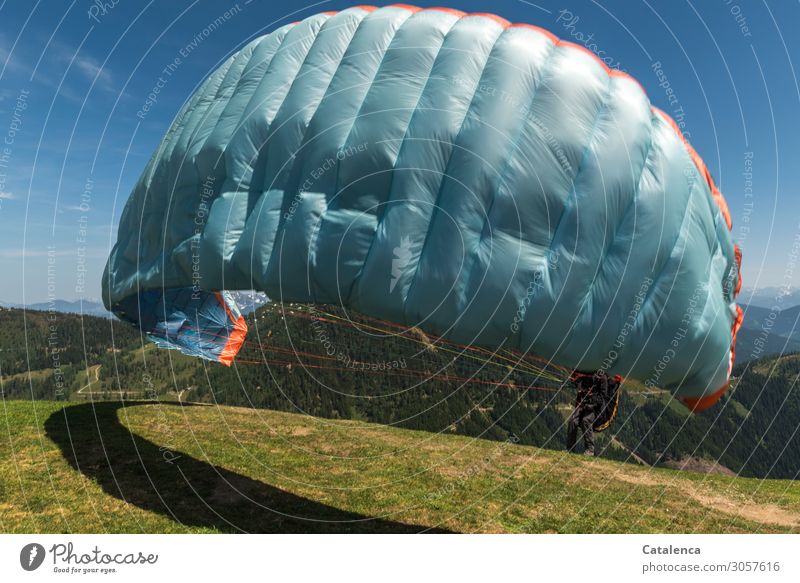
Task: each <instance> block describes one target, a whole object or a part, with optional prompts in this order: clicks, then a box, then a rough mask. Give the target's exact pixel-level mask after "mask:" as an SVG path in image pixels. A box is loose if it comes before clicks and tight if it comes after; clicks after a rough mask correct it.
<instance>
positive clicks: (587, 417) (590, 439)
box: [580, 411, 596, 455]
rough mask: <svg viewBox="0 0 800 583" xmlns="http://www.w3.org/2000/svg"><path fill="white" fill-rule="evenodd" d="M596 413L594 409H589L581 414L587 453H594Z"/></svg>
mask: <svg viewBox="0 0 800 583" xmlns="http://www.w3.org/2000/svg"><path fill="white" fill-rule="evenodd" d="M595 418H596V415H595V413H594V411H587V412H586V414H584V415H582V416H581V422H580V424H581V430H582V431H583V445H584V452H583V453H585V454H586V455H594V429H593V428H592V426H593V425H594V420H595Z"/></svg>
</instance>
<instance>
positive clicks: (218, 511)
mask: <svg viewBox="0 0 800 583" xmlns="http://www.w3.org/2000/svg"><path fill="white" fill-rule="evenodd" d="M155 404H156V403H145V402H136V403H135V404H134V403H128V404H123V403H122V402H102V403H86V404H80V405H71V406H67V407H65V408H64V409H61V410H59V411H56V412H54V413H53V414H52V415H51V416H50V417H49V418H48V419H47V421H46V422H45V431H46V433H47V436H48V437H49V438H50V439H51V440H52V441H53V442H54V443H55V444H56V445H57V446H58V447H59V449H60V450H61V453H62V455H63V456H64V459H66V460H67V462H68V463H69V464H70V465H71V466H72V467H73V468H75V469H76V470H78V471H79V472H81V473H82V474H83V475H85V476H86V477H87V478H89V479H91V480H93V481H95V482H97V483H98V484H99V485H100V487H101V488H102V489H103V490H104V491H105V492H106V493H107V494H109V495H111V496H114V497H115V498H118V499H120V500H123V501H125V502H127V503H129V504H133V505H135V506H138V507H139V508H142V509H144V510H148V511H151V512H156V513H158V514H161V515H163V516H166V517H169V518H171V519H173V520H175V521H176V522H179V523H180V524H182V525H185V526H187V527H192V526H193V527H208V528H215V529H217V530H219V531H222V532H252V533H416V532H423V531H425V532H432V531H434V530H433V529H428V528H427V527H425V526H415V525H409V524H403V523H400V522H394V521H390V520H386V519H382V518H374V517H370V516H363V515H360V514H357V513H353V512H348V511H345V510H341V509H338V508H334V507H333V506H328V505H326V504H322V503H320V502H315V501H313V500H309V499H308V498H303V497H302V496H298V495H296V494H292V493H291V492H287V491H285V490H282V489H280V488H276V487H275V486H271V485H269V484H266V483H264V482H260V481H258V480H254V479H252V478H249V477H247V476H244V475H241V474H237V473H235V472H232V471H230V470H226V469H225V468H222V467H219V466H215V465H213V464H210V463H207V462H205V461H202V460H199V459H197V458H194V457H191V456H189V455H186V454H184V453H181V452H174V451H172V450H170V449H167V448H165V447H163V446H162V447H160V446H159V445H157V444H155V443H153V442H151V441H148V440H147V439H144V438H143V437H140V436H139V435H136V434H135V433H133V432H131V431H130V430H129V429H128V428H127V427H125V426H124V425H123V424H122V423H121V421H120V419H119V417H118V414H117V411H118V410H119V409H122V408H124V407H131V406H137V407H138V406H142V405H155ZM158 406H184V407H185V406H187V405H186V404H182V405H179V404H178V403H163V402H162V403H158ZM435 532H446V531H443V530H441V529H435Z"/></svg>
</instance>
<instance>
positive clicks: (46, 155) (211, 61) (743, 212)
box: [0, 0, 800, 303]
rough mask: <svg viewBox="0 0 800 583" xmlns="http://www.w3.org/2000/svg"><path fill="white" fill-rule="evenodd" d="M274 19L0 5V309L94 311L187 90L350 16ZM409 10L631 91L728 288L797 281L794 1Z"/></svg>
mask: <svg viewBox="0 0 800 583" xmlns="http://www.w3.org/2000/svg"><path fill="white" fill-rule="evenodd" d="M288 5H289V3H283V2H281V3H279V2H274V1H271V0H240V1H239V2H238V3H235V2H231V3H227V2H214V1H210V0H196V1H178V0H170V1H166V0H164V1H160V2H156V1H151V2H147V1H145V0H138V1H134V0H105V2H101V1H100V0H97V2H95V1H94V0H75V1H72V2H70V1H66V0H40V1H37V2H34V1H32V0H0V274H2V276H0V301H3V302H25V303H31V302H37V301H43V300H45V299H47V297H48V294H52V295H54V296H55V297H58V298H63V299H76V298H79V297H83V298H98V297H99V296H100V290H99V281H100V276H101V274H102V270H103V266H104V264H105V259H106V256H107V255H108V251H109V249H110V245H111V244H112V242H113V240H114V239H115V238H116V224H117V221H118V219H119V215H120V212H121V210H122V206H123V205H124V202H125V200H126V199H127V196H128V194H129V192H130V189H131V187H132V185H133V183H134V182H135V181H136V179H137V178H138V176H139V174H140V172H141V171H142V169H143V167H144V165H145V164H146V162H147V160H148V158H149V156H150V154H151V153H152V151H153V150H154V149H155V147H156V145H157V143H158V141H159V140H160V139H161V136H162V135H163V133H164V131H165V130H166V129H167V126H168V125H169V123H170V121H171V120H172V118H173V117H174V115H175V114H176V113H177V111H178V109H179V108H180V106H181V104H182V103H183V102H184V100H186V99H187V98H188V97H189V96H190V95H191V93H192V92H193V90H194V88H195V87H196V86H197V85H198V84H199V83H200V82H201V81H202V80H203V78H204V77H205V76H206V75H207V74H208V73H210V72H211V71H212V70H213V69H214V68H216V67H217V66H218V64H219V63H220V62H221V61H222V60H224V59H225V58H226V57H227V56H228V55H230V54H231V53H232V52H234V51H236V50H237V49H238V48H240V47H241V46H242V45H244V44H245V43H247V42H248V41H250V40H252V39H253V38H255V37H257V36H260V35H263V34H267V33H269V32H270V31H272V30H274V29H275V28H277V27H278V26H281V25H282V24H285V23H287V22H293V21H296V20H299V19H301V18H302V17H304V16H309V15H311V14H314V13H316V12H322V11H327V10H338V9H342V8H345V7H347V6H350V5H351V3H348V2H337V1H330V2H317V3H314V4H306V3H291V6H292V8H287V6H288ZM417 5H420V6H440V5H447V6H450V7H453V8H459V9H461V10H464V11H468V12H486V11H490V12H494V13H496V14H499V15H501V16H503V17H505V18H507V19H509V20H511V21H515V22H528V23H532V24H536V25H539V26H542V27H544V28H547V29H549V30H551V31H552V32H554V33H555V34H557V35H558V36H560V37H562V38H565V39H567V40H572V41H573V42H577V43H579V44H584V45H586V46H587V47H588V48H590V49H591V50H593V51H595V52H597V53H599V54H600V55H601V57H603V58H605V59H608V60H609V61H610V62H612V63H613V65H615V66H617V67H619V68H623V69H625V70H626V71H627V72H629V73H630V74H632V75H633V76H635V77H636V78H637V79H639V81H641V83H642V85H643V86H644V87H645V89H646V91H647V93H648V95H649V96H650V99H651V101H652V102H653V104H654V105H656V106H658V107H660V108H662V109H664V110H665V111H666V112H668V113H670V114H672V115H673V117H676V118H678V119H679V121H681V122H682V123H683V124H685V126H684V131H685V132H686V134H687V136H688V137H689V139H690V141H691V142H692V144H693V145H694V146H695V148H696V149H697V150H698V152H699V153H700V155H701V156H703V158H704V159H705V160H706V162H707V164H708V166H709V168H710V170H711V172H712V174H713V175H714V177H715V179H716V181H717V183H718V184H719V186H720V188H721V190H722V192H723V194H724V195H725V196H726V198H727V200H728V203H729V205H730V209H731V213H732V216H733V221H734V234H735V236H736V238H737V240H738V241H739V243H740V245H741V247H742V248H743V250H744V254H745V263H744V278H745V287H746V288H762V287H767V286H781V285H792V286H794V285H796V284H795V283H794V282H795V279H797V280H798V281H800V266H798V267H797V268H795V263H796V262H797V257H796V255H797V254H798V249H800V246H798V243H796V241H800V196H798V187H800V162H799V161H798V160H797V159H796V158H797V155H798V153H800V89H799V88H798V84H799V82H798V79H797V77H796V72H800V62H798V63H797V69H798V71H796V70H795V62H796V61H798V60H799V59H798V58H799V57H800V39H798V38H797V35H796V24H797V23H798V22H800V2H798V1H796V0H781V1H771V2H758V1H756V0H704V1H702V2H701V1H699V0H695V1H687V0H641V1H638V0H618V1H617V0H614V1H612V0H596V1H595V0H558V1H557V2H555V1H550V0H541V1H538V2H536V3H534V2H528V1H523V0H493V1H492V2H488V1H487V0H482V1H481V0H475V1H459V0H444V1H443V2H434V3H430V4H429V3H426V2H417ZM232 6H233V7H234V8H233V10H230V9H231V7H232ZM227 10H230V12H229V13H228V15H227V17H225V16H223V15H225V13H226V11H227ZM220 17H223V18H222V21H220V22H221V24H220V25H219V26H217V27H216V28H215V29H214V30H213V32H211V33H210V34H203V30H204V29H205V28H206V27H207V26H208V25H209V24H210V23H212V22H213V21H214V20H216V19H218V18H220ZM176 57H177V58H179V61H180V63H179V64H178V65H177V66H176V67H174V70H173V71H172V73H171V75H170V76H169V77H168V78H167V79H166V82H165V83H161V85H163V87H161V88H160V90H159V93H158V95H157V98H156V100H155V103H153V104H152V106H151V107H150V108H149V110H147V111H144V110H143V107H144V105H145V103H146V102H147V99H148V94H150V93H151V92H152V91H153V88H154V87H155V86H156V85H157V84H158V80H159V77H160V76H161V77H163V73H162V71H163V69H164V67H165V66H167V65H168V64H169V63H174V62H175V59H176ZM747 173H749V174H751V175H752V176H750V175H749V174H747ZM796 238H797V239H796ZM48 270H49V275H50V280H49V281H48ZM795 271H797V272H798V273H797V275H796V276H795ZM48 285H50V286H51V287H50V289H48ZM742 300H743V301H745V302H746V301H747V298H746V297H744V298H742Z"/></svg>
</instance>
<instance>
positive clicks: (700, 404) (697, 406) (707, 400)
mask: <svg viewBox="0 0 800 583" xmlns="http://www.w3.org/2000/svg"><path fill="white" fill-rule="evenodd" d="M743 320H744V312H743V311H742V308H741V307H740V306H736V320H734V322H733V328H732V330H731V332H732V336H733V339H732V340H731V353H730V360H729V362H728V378H730V376H731V372H732V371H733V363H734V361H735V360H736V336H737V335H738V334H739V329H740V328H741V327H742V321H743ZM730 386H731V383H730V381H729V382H727V383H725V384H724V385H723V386H722V387H720V388H719V389H717V390H716V391H714V392H713V393H711V394H710V395H706V396H704V397H698V398H693V397H683V398H682V399H681V402H682V403H683V404H684V405H686V407H687V408H688V409H689V410H690V411H692V412H693V413H700V412H701V411H705V410H706V409H709V408H711V407H713V406H714V405H715V404H716V403H717V401H719V400H720V398H721V397H722V395H724V394H725V391H727V390H728V388H729V387H730Z"/></svg>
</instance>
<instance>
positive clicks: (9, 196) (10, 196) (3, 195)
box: [0, 190, 17, 200]
mask: <svg viewBox="0 0 800 583" xmlns="http://www.w3.org/2000/svg"><path fill="white" fill-rule="evenodd" d="M16 199H17V197H16V196H14V193H13V192H3V191H2V190H0V200H16Z"/></svg>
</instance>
